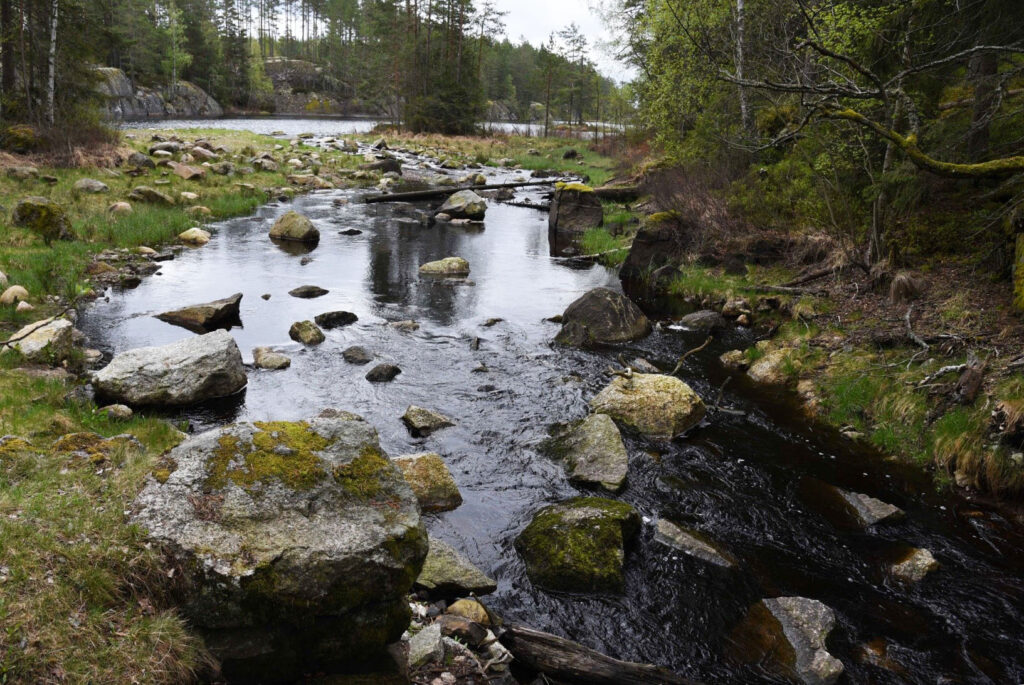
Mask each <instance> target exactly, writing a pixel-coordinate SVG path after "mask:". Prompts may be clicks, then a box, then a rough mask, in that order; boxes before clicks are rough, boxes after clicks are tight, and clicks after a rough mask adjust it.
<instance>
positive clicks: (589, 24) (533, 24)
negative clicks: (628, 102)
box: [495, 0, 633, 80]
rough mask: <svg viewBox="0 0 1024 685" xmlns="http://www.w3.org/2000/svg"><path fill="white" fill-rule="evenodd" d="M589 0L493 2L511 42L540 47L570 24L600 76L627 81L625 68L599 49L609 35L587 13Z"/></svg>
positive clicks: (593, 15)
mask: <svg viewBox="0 0 1024 685" xmlns="http://www.w3.org/2000/svg"><path fill="white" fill-rule="evenodd" d="M591 4H593V0H496V2H495V5H496V6H497V7H498V9H500V10H503V11H505V12H508V14H507V15H506V16H505V27H506V30H505V33H506V34H507V35H508V37H509V39H510V40H511V41H513V42H519V40H520V39H521V38H525V39H526V40H527V41H528V42H529V43H531V44H533V45H537V46H539V45H541V44H542V43H544V42H545V41H546V40H547V38H548V36H549V35H550V34H551V32H553V31H558V30H559V29H562V28H565V27H566V26H568V25H569V24H570V23H571V22H576V24H578V25H579V27H580V30H581V31H582V33H583V35H585V36H586V37H587V42H588V44H589V47H590V59H591V60H592V61H593V62H594V63H595V64H597V67H598V69H599V70H600V71H601V73H603V74H605V75H607V76H611V77H612V78H615V79H618V80H629V79H630V78H632V75H633V74H632V71H631V70H630V68H629V67H627V66H626V65H624V64H622V63H621V62H618V61H616V60H615V59H613V58H612V57H610V56H609V54H608V50H607V49H606V48H603V47H602V46H601V43H602V42H603V43H607V42H608V40H609V39H610V34H609V32H608V30H607V29H606V28H605V26H604V23H603V22H602V21H601V17H600V16H599V15H598V14H597V12H596V11H592V10H591V9H590V6H591Z"/></svg>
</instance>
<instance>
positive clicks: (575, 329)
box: [555, 288, 651, 347]
mask: <svg viewBox="0 0 1024 685" xmlns="http://www.w3.org/2000/svg"><path fill="white" fill-rule="evenodd" d="M650 332H651V324H650V322H649V321H648V320H647V317H646V316H644V313H643V312H642V311H640V308H639V307H637V306H636V305H635V304H633V302H631V301H630V299H629V298H628V297H626V296H625V295H623V294H622V293H619V292H615V291H614V290H609V289H608V288H594V289H593V290H591V291H589V292H587V293H585V294H584V295H583V296H581V297H580V298H578V299H577V300H576V301H574V302H573V303H572V304H570V305H569V306H568V307H567V308H566V310H565V312H564V313H563V314H562V330H560V331H559V332H558V335H557V336H556V337H555V342H558V343H561V344H563V345H572V346H574V347H589V346H591V345H603V344H614V343H623V342H629V341H632V340H638V339H640V338H643V337H645V336H647V335H648V334H649V333H650Z"/></svg>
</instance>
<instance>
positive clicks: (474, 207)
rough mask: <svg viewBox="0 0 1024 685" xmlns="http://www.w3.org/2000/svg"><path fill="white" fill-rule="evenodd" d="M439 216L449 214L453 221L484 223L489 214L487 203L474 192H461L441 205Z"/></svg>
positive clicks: (438, 211)
mask: <svg viewBox="0 0 1024 685" xmlns="http://www.w3.org/2000/svg"><path fill="white" fill-rule="evenodd" d="M437 213H438V214H447V215H448V216H450V217H451V218H453V219H470V220H471V221H482V220H483V218H484V214H486V213H487V201H486V200H484V199H483V198H482V197H480V196H479V195H477V194H476V193H474V192H473V191H472V190H460V191H459V192H457V193H455V194H454V195H452V196H451V197H449V198H448V199H447V200H445V202H444V204H443V205H441V208H440V209H438V210H437Z"/></svg>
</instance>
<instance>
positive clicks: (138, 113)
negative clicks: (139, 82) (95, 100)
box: [96, 67, 224, 120]
mask: <svg viewBox="0 0 1024 685" xmlns="http://www.w3.org/2000/svg"><path fill="white" fill-rule="evenodd" d="M96 71H97V72H98V73H99V75H100V80H99V84H98V85H97V90H98V91H99V93H100V95H101V96H102V97H103V98H104V99H105V100H106V111H107V116H108V117H109V118H111V119H115V120H132V119H163V118H168V117H219V116H223V115H224V109H223V108H222V107H221V106H220V103H218V102H217V101H216V100H214V99H213V98H212V97H210V95H209V94H208V93H207V92H206V91H204V90H203V89H202V88H200V87H199V86H197V85H195V84H192V83H189V82H188V81H178V83H177V84H176V85H175V86H173V87H167V88H164V89H161V90H157V89H153V88H144V87H141V86H135V85H133V84H132V82H131V80H130V79H129V78H128V77H127V76H126V75H125V73H124V72H123V71H121V70H120V69H114V68H111V67H100V68H98V69H97V70H96Z"/></svg>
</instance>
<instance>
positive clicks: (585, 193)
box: [548, 183, 604, 235]
mask: <svg viewBox="0 0 1024 685" xmlns="http://www.w3.org/2000/svg"><path fill="white" fill-rule="evenodd" d="M603 224H604V207H602V206H601V200H600V198H598V197H597V195H596V194H595V193H594V189H593V188H591V187H589V186H585V185H583V184H582V183H569V184H559V186H558V187H557V189H556V190H555V196H554V198H553V199H552V200H551V207H550V209H549V212H548V231H550V232H556V233H562V234H570V235H575V234H583V233H584V232H586V231H587V229H590V228H597V227H599V226H602V225H603Z"/></svg>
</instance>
